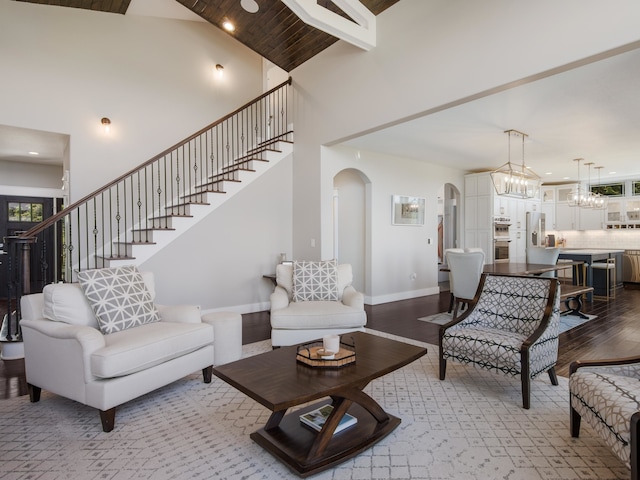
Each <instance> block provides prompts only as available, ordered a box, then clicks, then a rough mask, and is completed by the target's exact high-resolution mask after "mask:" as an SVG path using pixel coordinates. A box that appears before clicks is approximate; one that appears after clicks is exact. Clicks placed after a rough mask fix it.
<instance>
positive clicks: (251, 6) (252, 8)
mask: <svg viewBox="0 0 640 480" xmlns="http://www.w3.org/2000/svg"><path fill="white" fill-rule="evenodd" d="M240 6H241V7H242V8H244V9H245V10H246V11H247V12H249V13H256V12H257V11H258V10H259V9H260V6H259V5H258V4H257V3H256V1H255V0H240Z"/></svg>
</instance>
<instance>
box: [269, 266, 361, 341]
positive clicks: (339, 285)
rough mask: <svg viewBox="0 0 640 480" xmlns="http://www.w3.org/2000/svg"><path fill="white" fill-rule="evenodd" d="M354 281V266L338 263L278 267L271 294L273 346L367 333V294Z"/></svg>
mask: <svg viewBox="0 0 640 480" xmlns="http://www.w3.org/2000/svg"><path fill="white" fill-rule="evenodd" d="M316 267H317V268H316ZM334 267H335V270H334ZM334 272H335V275H334ZM352 280H353V273H352V270H351V265H349V264H342V265H337V264H335V261H333V262H294V265H291V264H287V265H284V264H281V265H278V266H277V267H276V287H275V289H274V291H273V293H272V294H271V344H272V346H273V347H280V346H285V345H296V344H300V343H304V342H309V341H311V340H316V339H319V338H322V337H323V336H324V335H328V334H338V335H342V334H344V333H349V332H354V331H363V330H364V326H365V325H366V323H367V314H366V312H365V310H364V295H363V294H362V293H360V292H358V291H356V289H355V288H354V287H353V286H352V285H351V282H352Z"/></svg>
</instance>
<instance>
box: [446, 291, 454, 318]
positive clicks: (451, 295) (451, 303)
mask: <svg viewBox="0 0 640 480" xmlns="http://www.w3.org/2000/svg"><path fill="white" fill-rule="evenodd" d="M453 299H454V297H453V293H451V294H449V310H447V313H451V310H453Z"/></svg>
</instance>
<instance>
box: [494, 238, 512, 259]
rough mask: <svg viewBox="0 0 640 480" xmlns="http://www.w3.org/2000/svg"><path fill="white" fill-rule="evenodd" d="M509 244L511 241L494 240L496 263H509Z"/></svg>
mask: <svg viewBox="0 0 640 480" xmlns="http://www.w3.org/2000/svg"><path fill="white" fill-rule="evenodd" d="M509 243H511V240H499V239H494V240H493V261H494V262H495V263H509Z"/></svg>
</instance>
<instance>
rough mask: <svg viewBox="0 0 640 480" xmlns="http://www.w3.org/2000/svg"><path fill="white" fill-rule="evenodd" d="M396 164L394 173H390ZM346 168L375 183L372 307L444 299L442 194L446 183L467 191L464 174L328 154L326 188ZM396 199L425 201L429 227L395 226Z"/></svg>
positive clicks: (337, 150) (345, 151) (369, 156)
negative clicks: (440, 248) (440, 256)
mask: <svg viewBox="0 0 640 480" xmlns="http://www.w3.org/2000/svg"><path fill="white" fill-rule="evenodd" d="M296 161H297V158H296ZM390 164H391V165H393V168H389V165H390ZM346 168H353V169H357V170H359V171H360V172H362V173H363V174H364V175H365V176H366V177H367V178H368V180H369V181H370V188H371V193H370V196H371V205H370V218H369V219H367V221H368V222H370V227H369V232H370V233H369V235H370V239H369V240H370V247H369V248H368V249H369V250H370V258H369V259H368V267H367V271H368V273H369V276H370V278H369V279H368V280H369V281H368V282H366V285H367V288H366V290H365V292H364V293H365V295H366V302H367V303H368V304H373V305H375V304H378V303H385V302H391V301H396V300H402V299H406V298H413V297H417V296H422V295H432V294H435V293H438V291H439V290H438V242H437V238H438V237H437V226H438V224H437V222H438V192H439V191H440V189H441V187H442V185H443V184H445V183H451V184H453V185H456V186H457V187H458V188H461V185H464V172H462V171H461V170H459V169H456V168H447V167H442V166H439V165H434V164H429V163H425V162H419V161H416V160H411V159H407V158H402V157H389V156H387V155H382V154H380V153H377V152H369V151H356V150H353V149H351V148H345V147H337V146H336V147H325V148H323V155H322V178H321V183H322V185H323V186H325V185H327V184H329V183H328V181H329V180H331V181H332V179H333V177H335V175H336V174H337V173H338V172H340V171H342V170H344V169H346ZM294 170H295V168H294ZM393 195H407V196H416V197H424V198H425V199H426V205H425V225H424V226H405V225H392V224H391V197H392V196H393ZM330 201H331V200H330V197H329V201H328V202H330ZM328 202H327V204H328ZM324 205H325V203H323V206H324ZM429 240H430V243H429ZM328 245H329V248H326V249H323V252H325V251H326V252H327V253H326V254H325V255H323V258H331V257H332V256H333V255H332V253H333V252H332V251H331V250H332V245H331V244H330V243H329V244H328ZM413 274H415V275H416V278H415V279H414V278H412V276H413Z"/></svg>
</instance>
